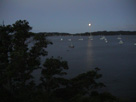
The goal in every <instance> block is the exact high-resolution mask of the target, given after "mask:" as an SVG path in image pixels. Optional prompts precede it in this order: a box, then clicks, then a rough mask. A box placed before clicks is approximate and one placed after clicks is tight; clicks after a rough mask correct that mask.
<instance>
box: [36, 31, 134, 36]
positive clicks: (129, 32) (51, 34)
mask: <svg viewBox="0 0 136 102" xmlns="http://www.w3.org/2000/svg"><path fill="white" fill-rule="evenodd" d="M35 34H45V35H46V36H71V35H73V36H90V35H94V36H95V35H136V31H97V32H85V33H75V34H70V33H59V32H39V33H35Z"/></svg>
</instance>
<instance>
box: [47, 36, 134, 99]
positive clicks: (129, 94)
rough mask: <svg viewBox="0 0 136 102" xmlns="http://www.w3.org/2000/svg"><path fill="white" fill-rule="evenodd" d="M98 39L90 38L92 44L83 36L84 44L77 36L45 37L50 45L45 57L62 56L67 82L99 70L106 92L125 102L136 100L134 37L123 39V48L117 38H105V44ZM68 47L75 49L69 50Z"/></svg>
mask: <svg viewBox="0 0 136 102" xmlns="http://www.w3.org/2000/svg"><path fill="white" fill-rule="evenodd" d="M100 37H101V36H93V40H90V39H88V36H83V37H82V38H83V40H78V39H79V38H80V37H79V36H62V37H61V36H53V37H48V39H50V40H51V41H52V42H53V45H49V46H48V48H47V51H48V56H47V57H50V56H54V57H58V56H61V57H62V58H63V60H66V61H68V65H69V70H68V71H67V72H68V75H67V76H66V77H68V78H71V77H74V76H76V75H78V74H80V73H83V72H86V71H89V70H92V69H94V68H95V67H99V68H100V69H101V71H100V72H99V73H101V74H102V75H103V77H102V78H101V81H102V82H103V83H104V84H105V85H106V86H107V87H106V88H105V91H108V92H111V93H112V94H113V95H115V96H118V97H120V98H122V99H124V100H128V101H130V100H131V101H132V100H134V99H136V45H134V43H136V36H135V35H122V36H121V38H122V41H123V42H124V43H123V44H119V41H120V40H119V39H117V37H118V36H105V37H106V39H107V41H108V42H107V43H106V42H105V40H100ZM61 38H63V40H62V41H61ZM68 39H72V40H71V41H69V40H68ZM71 43H72V44H73V45H74V46H75V47H74V48H69V45H70V44H71Z"/></svg>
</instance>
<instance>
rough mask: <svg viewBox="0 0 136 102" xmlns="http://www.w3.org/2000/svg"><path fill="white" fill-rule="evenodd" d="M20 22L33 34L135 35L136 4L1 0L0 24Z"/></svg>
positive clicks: (128, 0) (123, 0)
mask: <svg viewBox="0 0 136 102" xmlns="http://www.w3.org/2000/svg"><path fill="white" fill-rule="evenodd" d="M20 19H21V20H24V19H25V20H27V21H28V22H29V23H30V26H32V27H33V30H32V31H33V32H67V33H84V32H90V31H91V32H94V31H104V30H106V31H119V30H123V31H128V30H129V31H136V0H0V24H2V22H3V20H4V23H5V24H6V25H7V24H13V23H15V21H17V20H20ZM89 23H91V24H92V26H91V27H89V26H88V24H89Z"/></svg>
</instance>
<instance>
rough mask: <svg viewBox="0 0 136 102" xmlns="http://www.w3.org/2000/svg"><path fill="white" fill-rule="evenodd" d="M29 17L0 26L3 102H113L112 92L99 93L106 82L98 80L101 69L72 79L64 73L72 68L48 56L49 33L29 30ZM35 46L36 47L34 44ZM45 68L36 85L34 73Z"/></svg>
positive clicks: (0, 77)
mask: <svg viewBox="0 0 136 102" xmlns="http://www.w3.org/2000/svg"><path fill="white" fill-rule="evenodd" d="M31 29H32V28H31V27H30V26H29V23H28V22H27V21H26V20H19V21H16V23H15V24H13V25H7V26H5V25H2V26H0V101H1V102H112V101H114V100H115V99H116V98H115V97H113V96H112V95H111V94H110V93H99V92H98V88H102V87H104V86H105V85H104V84H103V83H101V82H98V81H97V79H99V78H101V77H102V75H101V74H99V73H98V71H99V70H100V69H99V68H95V69H94V70H91V71H88V72H86V73H83V74H80V75H78V76H76V77H74V78H72V79H66V78H64V77H63V76H64V75H66V74H67V73H66V72H65V70H68V64H67V61H63V60H62V58H61V57H58V58H54V57H51V58H46V60H45V62H44V64H43V65H42V64H41V56H46V55H47V54H48V53H47V51H46V50H45V48H46V47H47V45H48V44H52V43H51V42H50V41H48V40H47V39H46V34H43V33H40V34H34V33H32V32H29V31H30V30H31ZM30 45H32V46H30ZM35 69H41V78H40V80H41V83H40V84H39V85H36V84H35V83H34V78H33V76H32V72H33V71H34V70H35Z"/></svg>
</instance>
